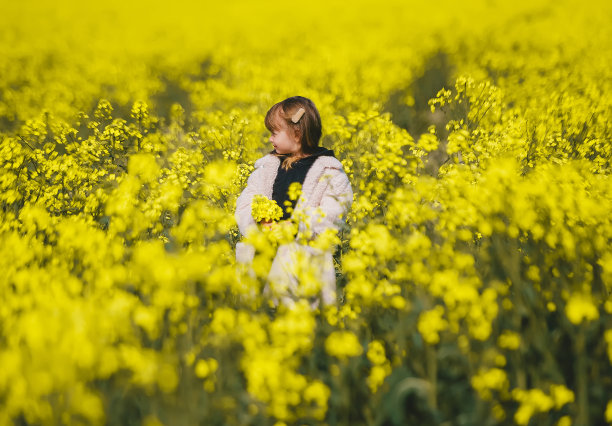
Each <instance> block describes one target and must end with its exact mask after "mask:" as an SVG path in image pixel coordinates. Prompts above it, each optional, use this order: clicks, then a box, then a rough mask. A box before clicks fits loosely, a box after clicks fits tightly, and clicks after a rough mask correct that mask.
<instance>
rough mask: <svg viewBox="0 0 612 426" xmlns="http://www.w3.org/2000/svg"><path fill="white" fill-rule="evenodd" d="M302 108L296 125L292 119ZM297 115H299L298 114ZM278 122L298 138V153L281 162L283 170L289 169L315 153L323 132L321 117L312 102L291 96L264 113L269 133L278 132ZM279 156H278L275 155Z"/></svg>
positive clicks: (301, 97)
mask: <svg viewBox="0 0 612 426" xmlns="http://www.w3.org/2000/svg"><path fill="white" fill-rule="evenodd" d="M300 108H304V113H303V114H302V116H301V117H300V118H299V120H297V123H294V122H293V121H292V117H294V115H295V114H296V113H297V112H298V111H299V110H300ZM298 115H299V114H298ZM278 120H284V122H285V123H286V124H287V127H288V128H290V129H292V130H293V131H294V132H295V134H296V135H298V136H299V138H300V152H298V153H297V154H295V155H292V156H291V157H289V158H287V159H286V160H285V161H284V162H283V168H284V169H285V170H287V169H289V168H290V167H291V166H292V165H293V163H295V162H296V161H297V160H299V159H300V158H303V157H306V156H307V155H309V154H311V153H313V152H315V151H316V149H317V147H318V146H319V140H320V139H321V133H322V131H323V129H322V126H321V116H320V115H319V111H318V110H317V107H316V106H315V104H314V102H312V101H311V100H310V99H308V98H305V97H303V96H292V97H290V98H287V99H285V100H284V101H281V102H278V103H277V104H274V105H273V106H272V108H270V109H269V110H268V112H267V113H266V119H265V124H266V128H267V129H268V130H269V131H270V132H274V131H278V130H280V124H279V121H278ZM276 155H277V156H280V154H276Z"/></svg>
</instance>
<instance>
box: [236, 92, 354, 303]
mask: <svg viewBox="0 0 612 426" xmlns="http://www.w3.org/2000/svg"><path fill="white" fill-rule="evenodd" d="M265 124H266V128H267V129H268V130H269V131H270V132H271V136H270V143H271V144H272V147H273V148H274V149H273V150H272V151H271V152H270V153H269V154H267V155H265V156H264V157H262V158H260V159H259V160H257V161H256V162H255V170H254V171H253V173H252V174H251V175H250V176H249V179H248V181H247V186H246V188H245V189H244V191H242V193H241V194H240V196H239V197H238V199H237V201H236V213H235V216H236V222H237V223H238V228H239V229H240V233H241V234H242V235H247V233H248V232H249V229H250V228H252V227H256V226H257V224H256V223H255V220H254V219H253V216H252V214H251V213H252V212H251V201H252V199H253V196H254V195H263V196H266V197H268V198H269V199H272V200H274V201H276V202H277V204H278V205H279V206H281V208H282V209H283V217H282V218H281V221H283V220H286V219H289V218H291V217H292V215H293V213H294V212H296V211H302V212H303V213H304V216H302V217H305V218H306V219H305V220H306V222H307V223H300V224H299V227H300V229H301V230H304V229H306V228H308V229H310V231H311V232H312V236H313V238H314V237H316V236H317V235H318V234H320V233H321V232H323V231H324V230H326V229H333V230H335V231H337V230H338V228H339V226H340V225H341V223H342V221H343V218H344V215H345V213H346V212H347V211H348V209H349V208H350V205H351V203H352V201H353V192H352V189H351V184H350V183H349V180H348V177H347V176H346V174H345V173H344V170H343V168H342V163H340V161H338V159H336V158H335V157H334V152H333V151H332V150H329V149H326V148H323V147H321V146H319V140H320V138H321V130H322V127H321V117H320V116H319V111H318V110H317V108H316V107H315V105H314V103H313V102H312V101H311V100H310V99H307V98H304V97H302V96H293V97H291V98H287V99H285V100H284V101H282V102H279V103H277V104H275V105H274V106H272V108H270V110H269V111H268V113H267V114H266V118H265ZM293 182H298V183H300V184H301V187H302V195H301V198H300V200H299V202H297V204H296V203H295V202H294V201H292V200H291V199H290V198H289V196H288V194H287V192H288V189H289V186H290V185H291V184H292V183H293ZM285 202H288V203H289V204H290V206H291V209H288V208H287V206H286V203H285ZM259 225H263V226H280V224H274V223H269V222H260V224H259ZM254 254H255V249H254V247H253V246H251V245H248V244H246V243H242V242H241V243H238V244H237V245H236V259H237V261H238V262H243V263H250V262H251V261H252V260H253V257H254ZM299 256H306V257H307V260H308V262H309V263H310V264H311V265H312V268H311V269H312V270H313V272H314V273H315V276H314V281H316V282H318V283H320V284H321V294H320V296H321V299H322V300H323V303H325V304H330V303H333V302H335V300H336V273H335V270H334V264H333V258H332V253H331V252H329V251H327V252H321V251H320V250H316V249H314V248H312V247H310V246H307V245H303V244H299V243H297V241H296V242H292V243H290V244H281V245H280V246H279V247H278V250H277V253H276V257H275V258H274V261H273V262H272V266H271V268H270V273H269V275H268V279H269V281H270V283H271V284H272V286H273V288H274V289H275V290H276V292H277V293H280V296H281V299H282V300H283V302H284V303H287V304H291V303H292V302H293V300H294V298H295V297H300V296H299V294H300V290H299V287H300V285H301V286H306V287H309V286H312V285H313V284H314V283H312V282H308V283H306V282H303V283H298V281H297V279H296V270H295V268H296V265H297V263H298V262H297V261H298V257H299ZM318 262H320V263H318Z"/></svg>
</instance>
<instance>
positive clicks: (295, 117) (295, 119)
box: [291, 108, 306, 124]
mask: <svg viewBox="0 0 612 426" xmlns="http://www.w3.org/2000/svg"><path fill="white" fill-rule="evenodd" d="M305 112H306V110H305V109H304V108H300V109H298V110H297V112H296V113H295V114H293V117H291V121H293V122H294V123H296V124H297V122H298V121H300V118H302V115H304V113H305Z"/></svg>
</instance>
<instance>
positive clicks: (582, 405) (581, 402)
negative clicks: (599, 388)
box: [574, 326, 589, 426]
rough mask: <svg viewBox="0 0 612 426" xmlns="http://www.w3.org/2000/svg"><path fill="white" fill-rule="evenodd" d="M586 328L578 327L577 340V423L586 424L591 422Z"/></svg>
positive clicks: (583, 425)
mask: <svg viewBox="0 0 612 426" xmlns="http://www.w3.org/2000/svg"><path fill="white" fill-rule="evenodd" d="M584 333H585V329H584V326H581V327H580V328H579V329H578V333H577V335H576V341H575V346H574V349H575V354H574V355H575V362H576V364H575V368H574V371H575V374H576V393H577V394H578V395H577V401H578V415H577V416H576V423H575V424H576V425H579V426H586V425H588V424H589V396H588V389H589V388H588V380H587V379H588V378H587V359H586V355H585V353H584V349H585V337H584Z"/></svg>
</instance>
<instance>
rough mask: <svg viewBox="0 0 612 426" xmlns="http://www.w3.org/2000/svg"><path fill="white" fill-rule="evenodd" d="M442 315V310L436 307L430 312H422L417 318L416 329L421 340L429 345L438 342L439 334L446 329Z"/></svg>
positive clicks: (446, 322) (446, 323)
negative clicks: (421, 337)
mask: <svg viewBox="0 0 612 426" xmlns="http://www.w3.org/2000/svg"><path fill="white" fill-rule="evenodd" d="M443 314H444V308H443V307H442V306H439V305H438V306H436V307H435V308H434V309H432V310H430V311H425V312H422V313H421V315H420V316H419V321H418V323H417V329H418V330H419V333H421V336H423V339H424V340H425V341H426V342H427V343H429V344H430V345H435V344H436V343H438V342H440V334H439V333H440V332H441V331H444V330H446V328H447V327H448V321H446V320H445V319H444V318H442V315H443Z"/></svg>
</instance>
